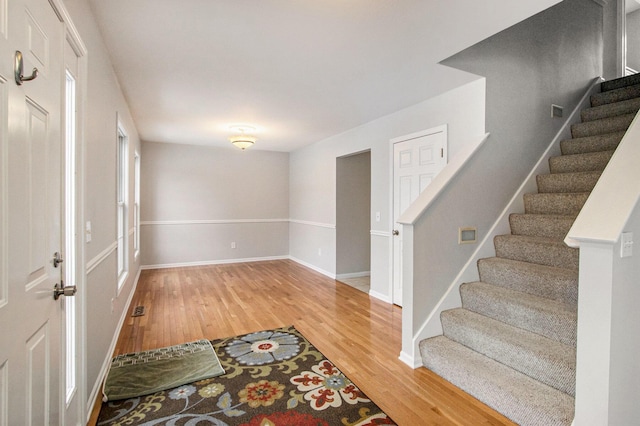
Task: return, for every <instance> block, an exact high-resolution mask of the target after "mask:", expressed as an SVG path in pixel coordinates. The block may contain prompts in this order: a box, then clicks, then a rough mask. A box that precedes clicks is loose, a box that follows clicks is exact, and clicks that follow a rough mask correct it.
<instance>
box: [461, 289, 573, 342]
mask: <svg viewBox="0 0 640 426" xmlns="http://www.w3.org/2000/svg"><path fill="white" fill-rule="evenodd" d="M460 296H461V298H462V307H463V308H465V309H469V310H470V311H473V312H476V313H478V314H480V315H484V316H487V317H489V318H493V319H495V320H498V321H502V322H504V323H506V324H510V325H512V326H514V327H519V328H522V329H524V330H528V331H530V332H532V333H537V334H540V335H542V336H545V337H548V338H549V339H553V340H556V341H558V342H561V343H564V344H565V345H569V346H572V347H575V345H576V327H577V309H576V307H575V306H571V305H568V304H566V303H562V302H558V301H556V300H551V299H546V298H544V297H539V296H534V295H532V294H528V293H523V292H521V291H515V290H511V289H508V288H505V287H500V286H497V285H493V284H488V283H484V282H482V281H476V282H472V283H465V284H462V285H461V286H460Z"/></svg>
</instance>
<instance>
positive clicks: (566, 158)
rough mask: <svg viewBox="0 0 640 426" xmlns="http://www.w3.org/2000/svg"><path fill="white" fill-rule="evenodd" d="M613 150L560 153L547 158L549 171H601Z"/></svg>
mask: <svg viewBox="0 0 640 426" xmlns="http://www.w3.org/2000/svg"><path fill="white" fill-rule="evenodd" d="M612 155H613V151H603V152H597V153H588V154H574V155H562V156H559V157H551V158H550V159H549V169H550V170H551V173H575V172H592V171H603V170H604V169H605V167H607V164H608V163H609V160H611V156H612Z"/></svg>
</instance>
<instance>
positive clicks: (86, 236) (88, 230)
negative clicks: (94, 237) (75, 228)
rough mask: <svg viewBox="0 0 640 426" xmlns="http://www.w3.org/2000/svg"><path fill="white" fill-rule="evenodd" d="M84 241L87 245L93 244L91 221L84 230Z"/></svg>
mask: <svg viewBox="0 0 640 426" xmlns="http://www.w3.org/2000/svg"><path fill="white" fill-rule="evenodd" d="M84 241H85V242H87V243H90V242H91V221H90V220H88V221H87V223H86V225H85V228H84Z"/></svg>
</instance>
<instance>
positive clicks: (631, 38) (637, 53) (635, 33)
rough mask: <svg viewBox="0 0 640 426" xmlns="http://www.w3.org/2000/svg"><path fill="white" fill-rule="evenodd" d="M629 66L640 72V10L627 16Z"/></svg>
mask: <svg viewBox="0 0 640 426" xmlns="http://www.w3.org/2000/svg"><path fill="white" fill-rule="evenodd" d="M627 66H628V67H629V68H632V69H634V70H636V71H640V9H638V10H636V11H635V12H631V13H629V14H628V15H627Z"/></svg>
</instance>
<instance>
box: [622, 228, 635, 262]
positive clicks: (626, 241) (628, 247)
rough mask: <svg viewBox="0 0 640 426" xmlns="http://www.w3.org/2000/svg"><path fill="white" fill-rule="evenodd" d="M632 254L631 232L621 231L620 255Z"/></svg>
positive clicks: (628, 255)
mask: <svg viewBox="0 0 640 426" xmlns="http://www.w3.org/2000/svg"><path fill="white" fill-rule="evenodd" d="M632 255H633V232H623V233H622V237H621V241H620V257H630V256H632Z"/></svg>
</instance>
